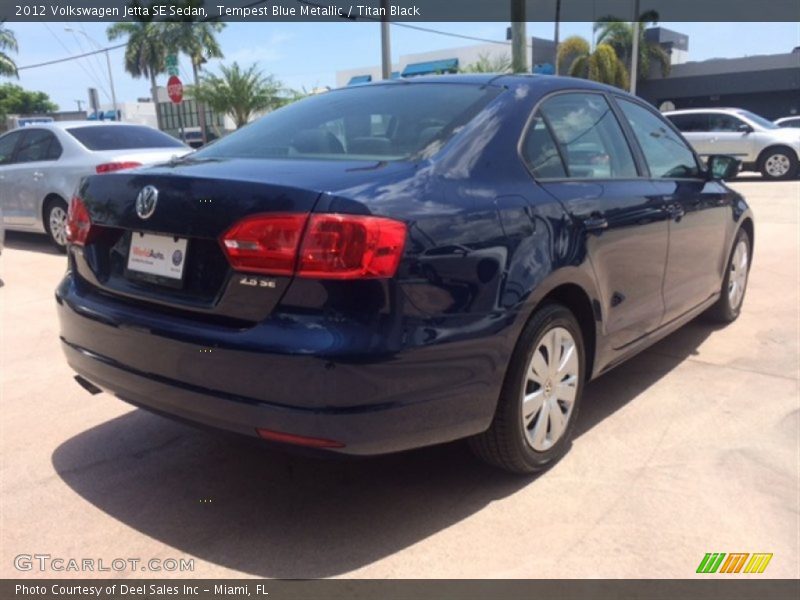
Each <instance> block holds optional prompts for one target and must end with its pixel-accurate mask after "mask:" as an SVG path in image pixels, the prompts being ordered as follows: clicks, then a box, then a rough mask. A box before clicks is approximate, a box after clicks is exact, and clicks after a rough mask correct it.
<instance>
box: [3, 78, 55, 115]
mask: <svg viewBox="0 0 800 600" xmlns="http://www.w3.org/2000/svg"><path fill="white" fill-rule="evenodd" d="M56 110H58V105H57V104H54V103H53V102H52V101H51V100H50V96H48V95H47V94H45V93H44V92H32V91H29V90H26V89H23V88H21V87H20V86H18V85H16V84H14V83H4V84H2V85H0V117H2V118H3V120H5V117H6V116H8V115H37V114H43V113H49V112H53V111H56Z"/></svg>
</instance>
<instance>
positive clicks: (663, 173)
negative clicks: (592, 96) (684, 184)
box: [617, 98, 700, 178]
mask: <svg viewBox="0 0 800 600" xmlns="http://www.w3.org/2000/svg"><path fill="white" fill-rule="evenodd" d="M617 103H618V104H619V107H620V108H621V109H622V112H623V114H624V115H625V118H626V119H628V123H630V126H631V129H633V134H634V135H635V136H636V140H637V141H638V142H639V146H640V147H641V149H642V153H643V154H644V158H645V161H647V166H648V167H649V168H650V176H651V177H655V178H686V177H699V175H700V170H699V168H698V167H697V161H696V160H695V158H694V153H693V152H692V151H691V149H690V148H689V146H687V145H686V144H685V143H684V141H683V140H682V139H681V138H680V136H678V135H677V134H676V133H675V132H674V131H673V130H672V128H671V127H669V125H667V124H666V123H665V122H664V121H663V120H662V119H661V117H659V116H657V115H655V114H654V113H652V112H651V111H649V110H647V109H646V108H644V107H643V106H639V105H638V104H636V103H635V102H631V101H630V100H626V99H624V98H617Z"/></svg>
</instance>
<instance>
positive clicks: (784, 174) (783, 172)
mask: <svg viewBox="0 0 800 600" xmlns="http://www.w3.org/2000/svg"><path fill="white" fill-rule="evenodd" d="M797 165H798V163H797V154H795V152H794V150H792V149H791V148H787V147H785V146H776V147H774V148H767V149H766V150H765V151H764V154H763V155H762V156H761V158H760V159H759V161H758V170H759V171H761V175H762V176H763V177H764V179H773V180H782V179H791V178H792V177H794V176H795V175H796V174H797Z"/></svg>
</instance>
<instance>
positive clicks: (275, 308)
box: [56, 75, 754, 473]
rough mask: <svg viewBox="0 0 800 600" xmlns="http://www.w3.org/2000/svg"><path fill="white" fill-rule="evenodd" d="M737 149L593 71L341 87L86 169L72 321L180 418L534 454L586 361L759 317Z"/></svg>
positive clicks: (162, 408)
mask: <svg viewBox="0 0 800 600" xmlns="http://www.w3.org/2000/svg"><path fill="white" fill-rule="evenodd" d="M737 169H738V163H737V162H736V161H735V159H732V158H729V157H725V156H714V157H711V158H710V159H709V164H708V166H707V167H706V166H704V165H703V164H702V163H700V162H699V161H698V159H697V157H696V155H695V154H694V153H693V151H692V150H691V148H690V147H689V145H688V144H687V143H686V142H685V140H684V139H683V138H682V137H681V135H680V133H678V132H677V131H676V130H675V128H674V127H673V126H672V125H671V124H670V123H669V122H668V121H667V120H665V119H664V118H662V117H661V115H660V114H659V113H658V112H657V111H655V110H654V109H653V108H652V107H651V106H649V105H648V104H646V103H644V102H643V101H641V100H639V99H638V98H635V97H633V96H630V95H628V94H626V93H624V92H621V91H620V90H618V89H615V88H610V87H606V86H603V85H599V84H594V83H591V82H587V81H582V80H578V79H568V78H558V77H546V76H507V75H502V76H488V75H487V76H452V77H433V78H420V79H415V80H412V81H395V82H391V83H381V84H376V85H369V86H361V87H357V88H349V89H342V90H337V91H333V92H330V93H326V94H323V95H319V96H314V97H311V98H308V99H306V100H302V101H300V102H297V103H295V104H292V105H290V106H287V107H285V108H282V109H280V110H277V111H275V112H273V113H271V114H269V115H267V116H265V117H264V118H262V119H261V120H259V121H257V122H255V123H252V124H250V125H248V126H246V127H244V128H242V129H241V130H239V131H237V132H236V133H233V134H231V135H230V136H228V137H226V138H223V139H221V140H219V141H217V142H215V143H214V144H212V145H210V146H208V147H206V148H204V149H202V150H200V151H199V152H196V153H194V154H192V155H190V156H188V157H186V158H184V159H180V160H176V161H174V162H172V163H169V164H166V165H162V166H158V167H152V168H143V169H138V170H132V171H125V172H119V173H111V174H105V175H98V176H92V177H89V178H87V179H85V180H84V181H83V182H82V184H81V186H80V187H79V190H78V191H77V193H76V196H75V198H74V199H73V200H72V202H71V205H70V209H69V237H70V246H69V270H68V272H67V274H66V276H65V278H64V280H63V281H62V282H61V284H60V285H59V287H58V290H57V291H56V300H57V303H58V312H59V317H60V321H61V341H62V343H63V348H64V352H65V353H66V357H67V360H68V362H69V364H70V365H71V366H72V368H73V369H74V370H75V371H76V372H77V373H78V377H77V379H78V381H79V383H81V384H82V385H83V386H84V387H86V388H87V389H88V390H89V391H93V392H97V391H99V390H105V391H108V392H110V393H113V394H115V395H117V396H118V397H120V398H122V399H123V400H126V401H128V402H130V403H132V404H134V405H136V406H140V407H142V408H146V409H149V410H152V411H155V412H158V413H161V414H164V415H167V416H171V417H176V418H180V419H184V420H188V421H191V422H195V423H199V424H205V425H210V426H213V427H218V428H222V429H227V430H232V431H236V432H240V433H243V434H247V435H251V436H259V437H261V438H263V439H265V440H269V441H272V442H277V443H280V444H283V445H296V446H303V447H310V448H316V449H322V451H327V452H339V453H347V454H358V455H368V454H380V453H387V452H397V451H401V450H406V449H409V448H416V447H420V446H425V445H430V444H437V443H441V442H447V441H450V440H455V439H459V438H470V440H471V445H472V447H473V448H474V450H475V451H476V453H477V454H478V455H479V456H481V457H482V458H484V459H486V460H487V461H489V462H491V463H493V464H495V465H498V466H500V467H503V468H506V469H509V470H511V471H515V472H523V473H527V472H533V471H536V470H539V469H542V468H545V467H547V466H548V465H550V464H551V463H553V462H554V461H555V460H557V459H558V458H559V457H560V456H561V455H562V454H563V453H564V452H565V451H566V449H567V448H568V447H569V443H570V438H571V435H572V433H573V430H574V427H575V421H576V419H577V416H578V409H579V407H580V402H581V393H582V391H583V387H584V385H585V384H586V382H588V381H589V380H591V379H592V378H594V377H597V376H598V375H600V374H601V373H604V372H605V371H607V370H609V369H611V368H612V367H614V366H616V365H618V364H620V363H621V362H622V361H624V360H625V359H627V358H629V357H631V356H633V355H634V354H636V353H637V352H639V351H641V350H642V349H643V348H645V347H647V346H649V345H650V344H652V343H653V342H655V341H656V340H658V339H660V338H662V337H664V336H665V335H666V334H668V333H670V332H671V331H674V330H675V329H676V328H678V327H680V326H681V325H683V324H684V323H686V322H687V321H689V320H691V319H693V318H694V317H696V316H697V315H699V314H701V313H703V312H707V313H709V314H710V315H711V316H713V317H714V318H716V319H718V320H721V321H732V320H734V319H736V317H737V316H738V314H739V311H740V310H741V306H742V301H743V299H744V294H745V289H746V285H747V276H748V271H749V267H750V258H751V256H752V248H753V239H754V238H753V235H754V230H753V219H752V215H751V213H750V210H749V208H748V206H747V204H746V203H745V201H744V199H743V198H742V197H741V196H740V195H739V194H737V193H736V192H734V191H732V190H731V189H729V188H728V187H726V186H725V184H724V183H722V179H724V178H727V177H731V176H733V175H734V174H735V173H736V170H737Z"/></svg>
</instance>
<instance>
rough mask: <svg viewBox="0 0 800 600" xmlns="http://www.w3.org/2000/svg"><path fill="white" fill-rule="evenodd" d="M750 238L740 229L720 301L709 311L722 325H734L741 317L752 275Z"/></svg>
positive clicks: (726, 272) (723, 281)
mask: <svg viewBox="0 0 800 600" xmlns="http://www.w3.org/2000/svg"><path fill="white" fill-rule="evenodd" d="M750 256H751V246H750V238H749V237H748V236H747V233H745V231H744V230H742V229H740V230H739V232H738V233H737V234H736V240H735V241H734V242H733V250H731V255H730V258H728V265H727V268H726V270H725V278H724V279H723V280H722V289H721V290H720V296H719V300H717V303H716V304H714V306H712V307H711V308H710V309H709V316H710V317H711V318H712V319H714V320H715V321H719V322H720V323H732V322H733V321H735V320H736V319H737V318H738V317H739V313H740V312H741V311H742V304H743V303H744V294H745V292H746V291H747V280H748V277H749V275H750Z"/></svg>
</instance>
